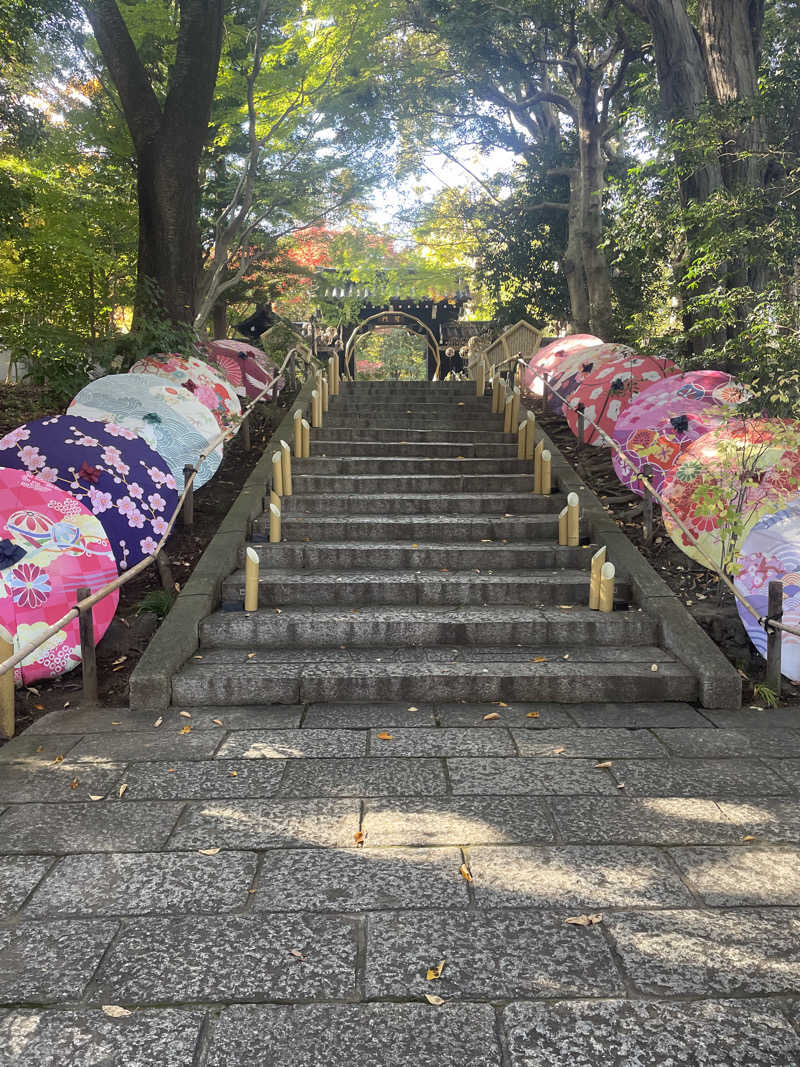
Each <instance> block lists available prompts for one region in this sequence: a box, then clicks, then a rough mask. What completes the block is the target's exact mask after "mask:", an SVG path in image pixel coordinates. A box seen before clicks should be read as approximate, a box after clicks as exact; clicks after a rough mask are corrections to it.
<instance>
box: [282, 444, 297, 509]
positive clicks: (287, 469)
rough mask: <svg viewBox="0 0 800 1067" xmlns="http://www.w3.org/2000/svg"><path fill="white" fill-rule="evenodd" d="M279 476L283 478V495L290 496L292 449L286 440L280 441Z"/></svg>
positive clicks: (291, 486)
mask: <svg viewBox="0 0 800 1067" xmlns="http://www.w3.org/2000/svg"><path fill="white" fill-rule="evenodd" d="M281 476H282V478H283V495H284V496H291V495H292V492H293V489H294V487H293V485H292V450H291V448H289V442H288V441H281Z"/></svg>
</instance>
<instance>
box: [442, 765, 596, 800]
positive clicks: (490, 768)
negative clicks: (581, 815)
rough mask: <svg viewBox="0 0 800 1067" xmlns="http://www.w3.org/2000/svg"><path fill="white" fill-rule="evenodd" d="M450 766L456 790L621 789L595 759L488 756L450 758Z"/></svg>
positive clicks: (523, 792) (486, 792)
mask: <svg viewBox="0 0 800 1067" xmlns="http://www.w3.org/2000/svg"><path fill="white" fill-rule="evenodd" d="M447 770H448V773H449V775H450V780H451V782H452V786H453V792H454V793H456V794H470V793H471V794H481V795H491V794H494V795H500V796H502V795H509V794H510V795H518V796H520V795H527V796H536V795H540V796H541V795H549V794H564V795H567V796H569V795H572V794H582V793H583V794H590V795H595V794H598V795H602V794H611V793H616V792H617V787H616V785H615V783H614V781H613V780H612V779H611V778H610V777H609V775H608V772H607V771H603V770H597V769H596V768H595V760H578V759H575V760H554V759H550V758H542V759H526V758H524V757H521V756H518V757H516V758H510V759H502V758H498V759H495V758H491V757H489V758H487V759H449V760H448V761H447Z"/></svg>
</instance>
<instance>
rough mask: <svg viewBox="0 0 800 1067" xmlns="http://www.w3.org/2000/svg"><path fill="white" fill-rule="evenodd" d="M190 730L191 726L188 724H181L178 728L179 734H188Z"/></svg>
mask: <svg viewBox="0 0 800 1067" xmlns="http://www.w3.org/2000/svg"><path fill="white" fill-rule="evenodd" d="M191 732H192V728H191V726H188V725H187V726H182V727H181V728H180V730H178V733H179V734H190V733H191Z"/></svg>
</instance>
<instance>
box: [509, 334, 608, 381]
mask: <svg viewBox="0 0 800 1067" xmlns="http://www.w3.org/2000/svg"><path fill="white" fill-rule="evenodd" d="M602 343H603V342H602V341H601V340H600V338H599V337H595V336H594V334H591V333H573V334H570V336H569V337H559V338H558V340H556V341H551V342H550V344H549V345H545V346H544V348H540V349H539V351H538V352H537V353H536V355H535V356H533V358H532V359H531V361H530V362H529V363H528V366H527V367H526V368H525V371H524V374H523V386H524V388H525V390H526V391H527V392H529V393H532V392H534V391H535V386H536V382H537V379H539V380H541V379H544V378H546V379H549V378H550V377H551V376H552V375H553V374H554V373H555V370H556V368H557V367H558V365H559V363H560V362H561V360H562V359H564V357H565V356H568V355H569V354H570V352H575V351H580V349H582V348H588V347H590V346H591V345H600V344H602Z"/></svg>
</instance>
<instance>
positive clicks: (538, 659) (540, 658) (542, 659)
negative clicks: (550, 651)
mask: <svg viewBox="0 0 800 1067" xmlns="http://www.w3.org/2000/svg"><path fill="white" fill-rule="evenodd" d="M531 663H547V656H537V657H536V659H532V660H531Z"/></svg>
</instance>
